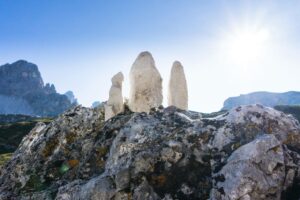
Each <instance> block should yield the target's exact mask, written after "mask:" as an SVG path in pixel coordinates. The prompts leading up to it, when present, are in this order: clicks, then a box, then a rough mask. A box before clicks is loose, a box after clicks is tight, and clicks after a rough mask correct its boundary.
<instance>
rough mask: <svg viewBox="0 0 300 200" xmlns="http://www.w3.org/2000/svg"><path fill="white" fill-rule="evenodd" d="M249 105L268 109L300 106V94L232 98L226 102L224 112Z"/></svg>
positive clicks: (258, 93)
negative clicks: (278, 106)
mask: <svg viewBox="0 0 300 200" xmlns="http://www.w3.org/2000/svg"><path fill="white" fill-rule="evenodd" d="M249 104H261V105H264V106H268V107H274V106H277V105H300V92H297V91H288V92H283V93H277V92H266V91H259V92H252V93H249V94H241V95H240V96H236V97H230V98H228V99H226V100H225V101H224V105H223V108H222V109H223V110H229V109H231V108H233V107H237V106H241V105H249Z"/></svg>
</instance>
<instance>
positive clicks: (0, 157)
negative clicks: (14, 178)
mask: <svg viewBox="0 0 300 200" xmlns="http://www.w3.org/2000/svg"><path fill="white" fill-rule="evenodd" d="M11 157H12V153H5V154H0V167H1V166H3V165H4V164H5V163H6V162H7V161H9V160H10V158H11Z"/></svg>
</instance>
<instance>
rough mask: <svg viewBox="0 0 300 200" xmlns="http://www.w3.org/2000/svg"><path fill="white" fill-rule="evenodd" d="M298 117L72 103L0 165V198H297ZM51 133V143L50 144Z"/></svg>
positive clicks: (257, 110) (259, 110)
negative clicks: (108, 108) (110, 111)
mask: <svg viewBox="0 0 300 200" xmlns="http://www.w3.org/2000/svg"><path fill="white" fill-rule="evenodd" d="M299 135H300V127H299V123H298V121H297V120H295V119H294V118H293V117H291V116H289V115H285V114H283V113H281V112H279V111H275V110H273V109H271V108H266V107H263V106H260V105H249V106H241V107H238V108H235V109H233V110H230V111H228V112H226V113H222V114H220V115H219V116H216V117H214V118H205V117H200V115H199V114H197V113H195V112H190V111H184V110H181V109H177V108H176V107H168V108H162V107H159V108H155V109H151V110H150V111H149V113H148V114H147V113H133V112H131V111H130V110H129V109H128V108H125V110H124V112H122V113H120V114H118V115H116V116H114V117H112V118H111V119H110V120H108V121H106V122H105V120H104V108H103V107H98V108H95V109H91V108H84V107H80V106H78V107H76V108H73V109H71V110H69V111H67V112H65V113H64V114H63V115H61V116H59V117H58V118H57V119H55V120H54V121H53V122H51V123H50V124H48V125H45V124H38V125H37V126H36V127H35V128H34V129H33V130H32V131H31V133H30V134H29V135H28V136H26V137H25V138H24V139H23V141H22V143H21V145H20V146H19V148H18V150H17V151H16V152H15V153H14V155H13V157H12V159H11V160H10V161H9V162H8V163H7V164H6V165H5V166H4V167H3V169H2V170H1V177H0V199H3V200H6V199H49V200H50V199H56V200H82V199H91V200H98V199H115V200H121V199H141V200H142V199H143V200H144V199H146V200H147V199H148V200H156V199H164V200H166V199H170V200H171V199H174V200H175V199H183V200H184V199H191V200H193V199H200V200H202V199H203V200H204V199H211V200H223V199H224V200H225V199H226V200H227V199H228V200H229V199H230V200H231V199H232V200H234V199H236V200H240V199H253V200H258V199H268V200H273V199H274V200H275V199H282V200H298V199H299V198H300V194H299V192H297V191H299V189H300V187H299V185H298V183H299V182H300V176H299V171H300V168H299V166H300V150H299V149H300V139H299ZM51 141H54V142H51Z"/></svg>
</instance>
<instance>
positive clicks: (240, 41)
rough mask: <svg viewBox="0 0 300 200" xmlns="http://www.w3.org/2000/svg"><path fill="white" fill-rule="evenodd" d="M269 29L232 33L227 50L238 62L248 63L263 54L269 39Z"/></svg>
mask: <svg viewBox="0 0 300 200" xmlns="http://www.w3.org/2000/svg"><path fill="white" fill-rule="evenodd" d="M269 36H270V34H269V31H268V30H267V29H260V30H255V31H251V30H243V31H236V32H235V33H233V34H231V35H230V37H229V39H228V45H227V50H228V53H229V56H230V58H231V59H233V61H234V62H237V63H238V64H247V63H249V62H252V61H255V60H257V59H259V58H260V57H262V56H263V54H264V51H265V47H266V42H267V40H268V39H269Z"/></svg>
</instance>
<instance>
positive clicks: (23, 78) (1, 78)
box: [0, 60, 77, 116]
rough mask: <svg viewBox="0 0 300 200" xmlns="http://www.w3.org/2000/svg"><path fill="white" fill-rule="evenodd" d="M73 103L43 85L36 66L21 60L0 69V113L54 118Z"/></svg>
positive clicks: (49, 85) (49, 86)
mask: <svg viewBox="0 0 300 200" xmlns="http://www.w3.org/2000/svg"><path fill="white" fill-rule="evenodd" d="M75 104H77V102H76V103H75V102H73V103H72V102H70V100H69V99H68V97H67V96H65V95H61V94H58V93H57V92H56V90H55V87H54V85H53V84H49V83H47V84H46V85H44V82H43V79H42V77H41V74H40V72H39V70H38V67H37V65H35V64H33V63H29V62H27V61H24V60H19V61H17V62H15V63H12V64H5V65H2V66H0V114H25V115H37V116H56V115H58V114H60V113H62V112H64V111H66V110H67V109H69V108H70V107H72V106H73V105H75Z"/></svg>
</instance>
